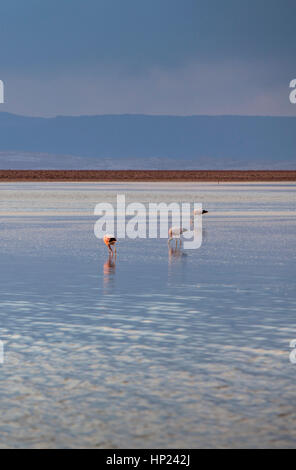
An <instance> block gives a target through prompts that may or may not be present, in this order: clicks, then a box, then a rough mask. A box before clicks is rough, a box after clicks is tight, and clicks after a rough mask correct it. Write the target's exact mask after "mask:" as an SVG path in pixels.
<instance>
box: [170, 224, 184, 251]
mask: <svg viewBox="0 0 296 470" xmlns="http://www.w3.org/2000/svg"><path fill="white" fill-rule="evenodd" d="M187 231H188V229H187V228H180V227H171V228H170V229H169V239H168V245H169V244H170V241H171V240H173V238H175V240H176V248H177V246H178V239H179V243H180V246H181V235H182V233H184V232H187Z"/></svg>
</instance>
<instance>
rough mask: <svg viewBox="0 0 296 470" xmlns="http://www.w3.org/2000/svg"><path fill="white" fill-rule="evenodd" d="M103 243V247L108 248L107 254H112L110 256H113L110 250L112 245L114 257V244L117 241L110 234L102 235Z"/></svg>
mask: <svg viewBox="0 0 296 470" xmlns="http://www.w3.org/2000/svg"><path fill="white" fill-rule="evenodd" d="M103 242H104V243H105V245H106V246H107V247H108V250H109V253H110V254H111V253H112V256H113V250H112V248H111V246H112V245H114V252H115V255H116V246H115V243H116V242H117V240H116V238H115V237H114V235H110V234H106V235H104V237H103Z"/></svg>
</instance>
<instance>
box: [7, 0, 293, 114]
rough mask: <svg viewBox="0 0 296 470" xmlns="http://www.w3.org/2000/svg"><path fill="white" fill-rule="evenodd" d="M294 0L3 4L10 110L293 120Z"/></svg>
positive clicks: (30, 0)
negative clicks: (254, 116)
mask: <svg viewBox="0 0 296 470" xmlns="http://www.w3.org/2000/svg"><path fill="white" fill-rule="evenodd" d="M295 18H296V3H295V1H292V0H283V1H280V0H248V1H243V0H203V1H199V0H149V1H148V0H43V1H40V0H26V1H24V0H2V1H1V19H0V21H1V25H0V79H2V80H4V82H5V94H6V104H5V105H1V110H6V111H11V112H19V113H22V114H30V115H55V114H102V113H150V114H207V113H209V114H269V115H272V114H286V115H296V106H295V105H294V107H293V105H291V104H290V102H289V100H288V96H289V88H288V85H289V82H290V80H291V79H292V78H296V28H295Z"/></svg>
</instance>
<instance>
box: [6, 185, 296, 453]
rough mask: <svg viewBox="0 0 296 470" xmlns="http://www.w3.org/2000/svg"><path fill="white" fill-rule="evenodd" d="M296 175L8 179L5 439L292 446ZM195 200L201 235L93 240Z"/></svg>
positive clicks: (295, 435)
mask: <svg viewBox="0 0 296 470" xmlns="http://www.w3.org/2000/svg"><path fill="white" fill-rule="evenodd" d="M295 189H296V186H295V185H293V184H286V185H281V184H252V185H248V184H241V185H238V184H225V185H222V184H220V185H215V184H200V185H197V184H181V183H180V184H170V183H166V184H158V183H154V184H150V185H147V184H137V183H133V184H129V185H127V184H107V183H106V184H89V183H88V184H71V183H68V184H59V183H56V184H49V183H48V184H47V183H43V184H30V183H27V184H1V185H0V216H1V225H0V263H1V264H0V339H1V340H2V341H4V344H5V362H4V364H0V402H1V405H0V407H1V408H0V409H1V419H0V447H28V448H31V447H34V448H36V447H51V448H55V447H66V448H67V447H98V448H126V447H130V448H133V447H138V448H150V447H152V448H155V447H168V448H174V447H175V448H178V447H181V448H182V447H183V448H186V447H187V448H198V447H296V407H295V397H296V389H295V384H296V365H293V364H291V363H290V361H289V353H290V351H291V349H290V348H289V343H290V341H291V340H292V339H296V316H295V307H296V295H295V292H296V290H295V274H296V270H295V248H296V241H295V228H296V191H295ZM117 193H119V194H126V199H127V202H134V201H137V202H142V203H148V202H151V201H154V202H161V201H163V202H170V201H176V202H190V201H192V202H194V201H195V202H202V203H203V206H204V208H206V209H208V210H209V214H207V216H205V217H204V219H203V232H204V233H203V244H202V246H201V248H200V249H198V250H187V251H185V252H183V253H182V252H175V251H172V252H169V251H168V247H167V242H166V240H121V241H120V243H119V245H118V257H117V260H116V263H113V262H109V261H108V255H107V250H106V247H105V246H104V245H103V243H102V242H101V241H99V240H97V239H96V238H95V237H94V233H93V228H94V223H95V221H96V217H95V216H94V215H93V210H94V206H95V204H97V203H98V202H102V201H104V202H113V203H115V199H116V195H117Z"/></svg>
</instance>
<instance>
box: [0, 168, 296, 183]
mask: <svg viewBox="0 0 296 470" xmlns="http://www.w3.org/2000/svg"><path fill="white" fill-rule="evenodd" d="M26 181H27V182H32V181H35V182H55V181H56V182H59V181H60V182H66V181H68V182H91V181H93V182H170V181H172V182H174V181H175V182H214V183H217V182H221V183H222V182H293V181H296V170H275V171H273V170H218V171H216V170H184V171H183V170H0V183H5V182H26Z"/></svg>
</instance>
